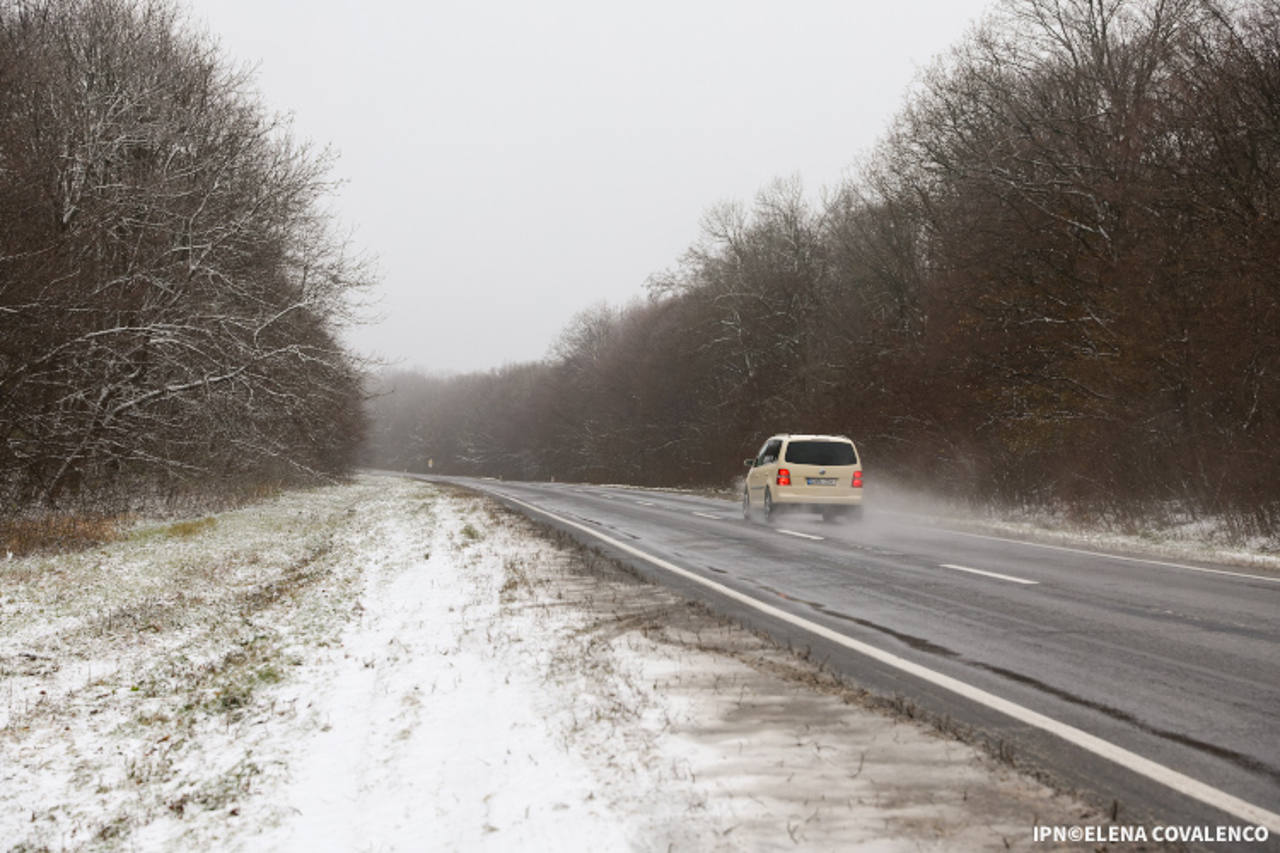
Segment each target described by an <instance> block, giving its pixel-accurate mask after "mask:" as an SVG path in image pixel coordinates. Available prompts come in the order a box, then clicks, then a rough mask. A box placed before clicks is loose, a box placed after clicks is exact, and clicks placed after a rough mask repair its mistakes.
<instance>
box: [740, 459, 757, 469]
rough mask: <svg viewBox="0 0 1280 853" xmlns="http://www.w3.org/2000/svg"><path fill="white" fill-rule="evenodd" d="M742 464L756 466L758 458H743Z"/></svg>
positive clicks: (750, 466)
mask: <svg viewBox="0 0 1280 853" xmlns="http://www.w3.org/2000/svg"><path fill="white" fill-rule="evenodd" d="M742 464H743V465H746V466H747V467H748V468H754V467H755V466H756V460H754V459H744V460H742Z"/></svg>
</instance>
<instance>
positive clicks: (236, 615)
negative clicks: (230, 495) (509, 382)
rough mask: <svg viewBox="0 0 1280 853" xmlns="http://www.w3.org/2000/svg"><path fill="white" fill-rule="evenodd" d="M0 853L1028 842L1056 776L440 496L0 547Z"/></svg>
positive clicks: (380, 482) (288, 502)
mask: <svg viewBox="0 0 1280 853" xmlns="http://www.w3.org/2000/svg"><path fill="white" fill-rule="evenodd" d="M0 679H2V681H0V851H10V853H18V851H22V853H32V851H41V850H49V851H62V850H122V851H135V850H136V851H169V850H179V851H182V850H190V851H197V850H198V851H204V850H231V851H234V850H246V851H257V850H271V851H274V850H281V851H413V850H445V851H451V850H458V851H472V850H480V851H531V850H532V851H537V850H555V851H580V850H599V851H615V850H619V851H626V850H640V851H650V850H652V851H667V850H694V851H703V850H712V851H714V850H796V849H801V850H849V849H857V850H869V851H897V850H903V851H906V850H913V851H914V850H937V851H944V850H945V851H951V850H970V851H980V850H992V851H1005V850H1009V849H1013V850H1028V849H1033V850H1038V851H1039V850H1046V849H1051V848H1050V846H1049V845H1045V844H1033V843H1032V842H1031V831H1032V829H1033V827H1034V826H1036V825H1037V824H1042V825H1046V824H1047V825H1054V824H1080V823H1087V822H1092V821H1094V820H1095V818H1096V816H1095V815H1092V814H1091V813H1090V812H1089V810H1088V809H1087V808H1086V807H1085V806H1083V805H1082V804H1080V803H1079V802H1076V801H1073V800H1072V799H1071V798H1069V797H1068V796H1065V795H1063V794H1059V793H1054V792H1052V791H1050V790H1048V789H1047V788H1045V787H1043V786H1042V785H1040V784H1039V783H1036V782H1034V781H1032V780H1029V779H1027V778H1024V777H1022V776H1019V775H1017V774H1016V773H1014V772H1013V771H1012V770H1011V769H1010V768H1009V767H1007V766H1005V765H1002V764H999V763H997V762H995V761H994V760H993V759H991V758H989V757H987V756H985V755H983V754H981V753H978V752H976V751H975V750H973V749H972V748H970V747H968V746H965V745H963V744H960V743H958V742H955V741H953V740H949V739H947V738H945V737H943V736H942V735H940V734H938V733H936V732H933V731H930V730H928V729H925V728H922V727H920V726H919V725H918V724H916V723H913V722H910V721H908V720H906V719H904V718H902V717H900V716H899V717H895V716H894V715H893V714H891V713H889V712H888V711H886V710H883V709H881V710H877V709H876V707H875V705H874V703H870V702H867V701H866V700H865V697H860V696H859V695H858V694H857V693H856V691H852V690H850V689H848V688H845V687H841V686H840V685H837V684H834V683H832V682H831V680H830V679H829V678H828V677H826V676H824V675H823V673H822V672H821V671H820V670H819V669H818V668H816V667H814V666H811V665H809V664H807V663H805V662H804V661H802V660H799V659H797V658H796V657H794V656H792V655H790V654H788V653H786V652H784V651H782V650H779V649H776V648H773V647H772V646H770V645H769V644H767V643H766V642H765V641H763V640H761V639H760V638H758V637H756V636H755V635H753V634H750V633H748V632H745V631H742V630H740V629H737V628H734V627H731V626H728V625H725V624H724V623H722V622H720V621H718V620H717V619H715V618H714V617H712V616H711V615H709V614H707V613H706V612H704V611H703V610H701V609H700V608H697V607H692V606H690V605H688V604H686V603H684V602H683V601H682V600H680V599H679V598H677V597H675V596H674V595H672V594H670V593H668V592H666V591H664V590H663V589H661V588H658V587H655V586H652V585H647V584H644V583H641V582H639V581H637V580H635V579H633V578H632V577H630V576H629V575H626V574H625V573H623V572H620V571H618V570H617V569H616V567H614V566H612V565H611V564H608V563H607V562H606V561H604V560H603V559H600V558H598V557H596V556H594V555H592V554H591V553H589V552H585V551H583V550H581V549H579V548H576V547H575V546H573V545H572V544H571V543H568V542H565V541H561V540H559V539H557V538H556V537H555V536H549V535H547V534H546V533H545V532H544V531H540V530H539V529H538V528H536V527H535V526H533V525H532V524H531V523H529V522H527V521H526V520H524V519H523V518H521V517H519V516H515V515H512V514H510V513H508V512H506V511H505V510H503V509H502V508H501V507H498V506H497V505H496V504H493V503H491V502H488V501H485V500H483V499H481V498H479V497H476V496H472V495H470V494H468V493H465V492H460V491H448V490H442V489H440V488H438V487H435V486H432V485H429V484H424V483H418V482H413V481H408V480H396V479H380V478H372V477H368V478H362V479H360V480H358V481H356V482H355V483H354V484H352V485H348V486H340V487H333V488H327V489H319V490H314V491H306V492H293V493H288V494H285V495H283V496H281V497H279V498H278V499H276V500H273V501H271V502H268V503H265V504H262V505H258V506H255V507H251V508H248V509H245V510H241V511H238V512H233V513H227V514H224V515H220V516H217V517H215V518H209V519H202V520H198V521H193V522H186V523H180V524H159V523H157V524H151V525H145V524H144V525H139V526H138V527H137V528H135V529H134V530H133V531H132V535H131V536H130V537H129V538H128V539H126V540H124V541H120V542H117V543H114V544H112V545H108V546H104V547H101V548H98V549H94V550H90V551H86V552H82V553H78V554H72V555H61V556H45V557H29V558H22V559H11V560H8V561H4V562H0Z"/></svg>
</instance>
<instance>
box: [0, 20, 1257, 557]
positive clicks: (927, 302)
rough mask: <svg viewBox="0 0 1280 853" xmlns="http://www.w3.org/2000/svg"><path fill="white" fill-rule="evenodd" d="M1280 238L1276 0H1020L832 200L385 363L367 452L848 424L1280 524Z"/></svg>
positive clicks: (1116, 499) (623, 454)
mask: <svg viewBox="0 0 1280 853" xmlns="http://www.w3.org/2000/svg"><path fill="white" fill-rule="evenodd" d="M818 84H820V85H824V86H837V85H845V86H849V87H856V86H857V85H858V81H857V80H848V81H843V82H842V83H841V82H838V81H830V80H824V81H815V85H818ZM838 105H839V98H838V97H834V98H833V99H832V108H833V109H837V108H839V106H838ZM856 154H857V152H850V157H851V158H852V157H853V156H855V155H856ZM565 251H572V247H571V246H566V247H565ZM1278 258H1280V2H1277V0H1241V1H1240V2H1229V0H1224V2H1208V0H1006V1H1005V2H1003V3H1002V4H1000V5H999V6H997V7H996V9H995V10H994V12H993V14H992V15H991V16H990V17H989V19H988V20H987V21H986V22H985V24H984V25H983V26H982V27H981V28H979V29H977V30H975V31H974V32H972V33H971V34H970V35H969V36H967V37H966V38H965V39H964V40H963V41H962V42H961V43H959V44H958V45H957V46H956V47H955V48H954V50H953V52H952V53H951V54H950V55H948V56H946V57H944V58H943V59H941V60H940V61H939V62H938V63H937V64H936V65H935V66H934V67H932V68H931V69H930V70H929V71H928V72H927V73H925V74H924V75H922V77H921V79H920V80H919V82H918V84H917V85H916V86H915V87H914V89H913V90H912V91H910V92H909V93H908V94H907V95H906V97H905V100H904V104H903V106H902V108H901V110H900V113H899V114H898V116H897V117H896V120H895V121H894V122H893V124H892V126H891V127H889V128H888V129H887V130H886V132H885V134H884V136H883V140H882V143H881V144H880V145H879V147H878V148H877V149H876V150H875V151H873V152H871V153H870V154H868V155H867V156H866V157H865V158H864V159H863V160H862V162H861V165H860V166H859V168H858V169H857V171H856V173H855V174H854V177H852V178H850V179H849V180H847V181H846V182H845V183H843V184H842V185H839V186H837V187H835V188H834V189H832V190H829V191H827V192H826V193H824V194H823V197H822V199H821V201H820V202H814V201H812V200H810V199H809V198H808V197H807V196H806V195H805V193H804V192H803V191H802V189H801V187H799V186H797V185H796V183H795V182H794V181H787V180H780V181H778V182H776V183H775V184H773V185H772V186H769V187H768V188H766V189H764V190H763V191H762V192H761V193H760V194H759V195H758V196H757V198H756V199H755V200H754V202H753V203H751V204H734V203H729V204H722V205H720V206H717V207H714V208H712V209H711V210H710V211H709V212H708V213H707V215H706V217H705V221H704V223H703V227H702V233H701V235H700V236H699V237H698V239H697V240H696V242H694V244H693V245H692V247H691V248H690V249H689V250H688V251H687V253H686V254H685V255H684V256H683V257H682V258H680V259H678V262H676V263H675V265H674V266H673V268H672V269H671V270H670V271H667V272H664V273H660V274H656V275H655V276H654V277H653V278H652V280H651V281H650V283H649V288H648V296H647V298H645V299H643V300H640V301H637V302H636V303H634V304H632V305H630V306H628V307H626V308H622V309H613V308H609V307H605V306H599V307H595V308H590V309H588V310H586V311H584V312H582V313H581V314H579V315H578V316H577V317H576V318H574V320H573V321H572V322H571V323H570V324H569V325H568V327H567V328H566V329H565V331H564V333H563V335H562V336H561V337H560V339H559V340H558V342H556V344H555V345H554V346H553V348H552V349H551V352H550V354H549V355H548V357H547V358H546V359H544V360H542V361H539V362H535V363H529V364H518V365H511V366H508V367H505V368H503V369H501V370H496V371H493V372H488V373H479V374H473V375H465V376H457V377H448V378H439V377H432V376H428V375H423V374H420V373H412V372H401V373H395V374H389V375H387V376H386V377H384V381H385V386H386V387H384V388H383V389H382V390H383V391H387V390H389V389H392V388H393V389H394V393H391V394H385V395H384V396H382V397H380V398H379V399H378V400H377V401H376V402H375V404H374V411H373V417H374V425H375V427H374V434H373V436H372V440H371V442H370V444H369V445H368V447H367V449H366V461H368V462H369V463H371V464H375V465H379V466H384V467H395V468H402V469H409V470H425V468H426V466H427V465H428V463H429V460H430V461H431V462H433V463H434V470H436V471H437V472H445V473H457V474H481V475H492V476H503V477H513V478H514V477H521V478H546V477H551V476H555V477H558V478H562V479H582V480H612V481H625V482H631V483H637V484H647V485H664V484H669V485H677V484H698V483H726V482H728V481H729V480H730V479H731V478H732V477H733V476H735V475H737V474H738V473H740V468H739V467H738V466H740V465H741V460H742V459H743V458H744V457H746V456H748V455H750V454H751V453H752V451H754V449H755V445H756V444H757V443H758V441H759V440H760V439H761V437H763V436H764V435H767V434H768V433H770V432H773V431H779V430H793V431H810V430H813V431H820V430H821V431H827V430H830V431H838V432H844V433H847V434H849V435H851V436H853V437H855V438H856V439H857V440H858V441H859V443H860V445H861V447H862V450H863V454H864V457H865V462H866V464H867V466H868V471H869V472H870V474H869V476H870V477H871V478H872V479H873V480H874V479H875V478H876V477H877V476H884V477H892V478H893V479H895V480H897V481H899V482H905V483H910V484H917V485H922V486H927V487H929V488H932V489H940V490H942V491H944V492H950V493H952V494H954V495H961V496H978V497H980V499H982V500H984V501H994V502H998V503H1006V504H1021V505H1027V504H1030V505H1045V506H1056V507H1064V506H1065V507H1069V508H1072V509H1074V510H1077V511H1080V512H1083V513H1087V514H1089V515H1092V516H1094V517H1103V516H1107V515H1124V516H1133V515H1134V514H1135V513H1137V514H1148V515H1149V514H1160V513H1167V512H1170V511H1176V512H1178V513H1180V514H1185V513H1191V514H1193V515H1194V514H1201V513H1212V514H1217V515H1218V516H1221V517H1229V518H1232V519H1234V523H1236V524H1238V525H1240V526H1241V528H1242V530H1247V531H1254V532H1257V531H1261V532H1271V533H1274V532H1275V530H1276V528H1277V522H1278V521H1280V465H1277V460H1278V458H1280V454H1278V452H1277V447H1278V446H1280V301H1278V297H1280V274H1278V273H1277V259H1278ZM673 260H674V259H673ZM5 387H6V388H7V387H8V386H5ZM877 472H878V473H877Z"/></svg>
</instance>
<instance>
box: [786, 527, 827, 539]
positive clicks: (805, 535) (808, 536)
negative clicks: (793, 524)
mask: <svg viewBox="0 0 1280 853" xmlns="http://www.w3.org/2000/svg"><path fill="white" fill-rule="evenodd" d="M777 530H778V532H779V533H785V534H787V535H788V536H798V537H800V538H801V539H814V540H816V541H818V542H821V541H822V540H823V539H825V538H826V537H825V536H814V535H813V534H812V533H800V532H799V531H796V530H783V529H782V528H781V527H779V528H777Z"/></svg>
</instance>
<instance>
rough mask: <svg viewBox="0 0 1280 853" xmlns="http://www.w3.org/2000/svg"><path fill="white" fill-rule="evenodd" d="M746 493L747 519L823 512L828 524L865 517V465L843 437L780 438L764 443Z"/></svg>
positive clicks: (749, 463)
mask: <svg viewBox="0 0 1280 853" xmlns="http://www.w3.org/2000/svg"><path fill="white" fill-rule="evenodd" d="M746 465H747V467H748V468H750V469H751V470H749V471H748V472H747V484H746V486H745V488H743V490H742V516H743V518H747V519H750V518H751V517H752V515H754V514H755V513H756V512H757V511H758V512H759V513H761V514H762V515H763V516H764V518H765V519H766V520H768V519H770V518H772V517H773V515H774V514H775V513H777V512H779V511H780V510H787V511H800V512H818V513H821V514H822V517H823V518H824V519H825V520H827V521H833V520H835V519H837V518H848V519H858V518H861V517H862V463H861V461H860V460H859V459H858V450H857V448H856V447H854V445H853V442H852V441H850V440H849V439H847V438H845V437H844V436H843V435H775V436H773V437H772V438H770V439H769V440H768V441H766V442H765V443H764V446H763V447H761V448H760V452H759V453H758V454H756V458H755V459H748V460H746Z"/></svg>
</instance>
